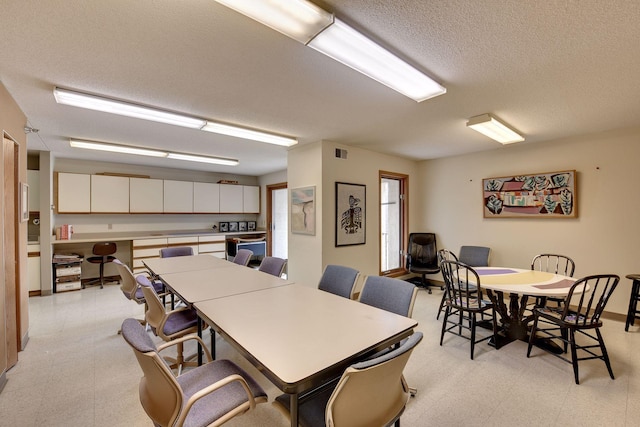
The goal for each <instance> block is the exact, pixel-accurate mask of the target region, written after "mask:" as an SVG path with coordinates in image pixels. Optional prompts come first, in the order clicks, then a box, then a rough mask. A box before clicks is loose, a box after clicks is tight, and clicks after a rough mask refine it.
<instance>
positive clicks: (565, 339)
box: [527, 274, 620, 384]
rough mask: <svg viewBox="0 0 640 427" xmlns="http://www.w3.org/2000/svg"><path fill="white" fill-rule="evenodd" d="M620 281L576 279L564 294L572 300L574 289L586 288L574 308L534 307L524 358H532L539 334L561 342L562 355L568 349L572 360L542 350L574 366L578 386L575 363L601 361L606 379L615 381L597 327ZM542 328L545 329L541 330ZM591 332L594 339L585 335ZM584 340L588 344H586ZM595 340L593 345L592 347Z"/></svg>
mask: <svg viewBox="0 0 640 427" xmlns="http://www.w3.org/2000/svg"><path fill="white" fill-rule="evenodd" d="M619 281H620V277H619V276H617V275H615V274H598V275H594V276H586V277H583V278H582V279H579V280H577V281H576V282H575V283H574V284H573V285H572V286H571V289H570V290H569V295H567V301H572V297H573V294H574V292H575V290H576V289H579V290H580V291H581V290H582V289H584V287H588V289H589V291H588V292H582V293H581V294H580V296H579V297H576V300H578V301H577V304H576V305H575V307H570V306H569V304H564V306H562V307H556V308H551V307H535V308H534V309H533V315H534V319H533V326H532V327H531V333H530V334H529V335H530V337H529V347H528V348H527V357H529V356H530V355H531V347H533V342H534V340H535V338H536V334H537V333H540V334H542V336H543V337H544V338H545V339H552V340H559V341H561V342H562V343H563V345H564V352H565V353H566V352H567V347H569V346H571V359H569V358H567V357H565V356H564V355H563V354H556V353H554V352H552V351H551V350H549V349H548V348H546V347H543V348H542V349H543V350H545V351H547V352H549V353H550V354H553V355H554V356H556V357H557V358H559V359H562V360H564V361H565V362H568V363H571V364H572V365H573V375H574V379H575V381H576V384H580V380H579V378H578V361H580V360H591V359H600V360H602V361H604V363H605V365H607V370H608V371H609V376H610V377H611V379H614V377H613V370H612V369H611V362H610V361H609V354H608V353H607V348H606V347H605V345H604V339H603V338H602V333H601V332H600V327H601V326H602V321H601V320H600V316H601V315H602V312H603V311H604V307H605V306H606V305H607V302H608V301H609V297H611V294H612V293H613V291H614V290H615V289H616V286H618V282H619ZM574 301H575V300H574ZM541 325H542V326H546V327H540V326H541ZM594 329H595V332H596V336H594V335H592V334H590V333H588V332H587V331H589V330H594ZM578 334H580V336H581V337H583V338H584V339H581V340H580V343H578V342H577V341H578V340H576V335H578ZM587 339H590V340H591V341H588V340H587ZM585 340H587V341H586V342H585ZM594 341H595V342H596V344H593V342H594ZM587 343H591V344H587ZM596 348H599V349H600V354H597V353H595V351H594V349H596ZM578 351H581V352H584V353H585V356H584V357H578ZM581 354H582V353H581Z"/></svg>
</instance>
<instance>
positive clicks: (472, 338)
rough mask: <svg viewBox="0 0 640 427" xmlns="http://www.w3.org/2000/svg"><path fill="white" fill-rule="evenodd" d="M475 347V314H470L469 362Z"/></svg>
mask: <svg viewBox="0 0 640 427" xmlns="http://www.w3.org/2000/svg"><path fill="white" fill-rule="evenodd" d="M475 347H476V314H475V313H473V314H471V360H473V351H474V350H475Z"/></svg>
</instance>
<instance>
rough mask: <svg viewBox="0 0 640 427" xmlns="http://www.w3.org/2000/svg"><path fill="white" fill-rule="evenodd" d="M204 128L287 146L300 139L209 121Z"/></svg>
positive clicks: (209, 130)
mask: <svg viewBox="0 0 640 427" xmlns="http://www.w3.org/2000/svg"><path fill="white" fill-rule="evenodd" d="M202 130H205V131H207V132H214V133H219V134H222V135H229V136H235V137H238V138H244V139H252V140H254V141H259V142H266V143H269V144H276V145H283V146H285V147H291V146H292V145H295V144H297V143H298V140H297V139H295V138H290V137H286V136H279V135H273V134H270V133H265V132H260V131H256V130H251V129H245V128H240V127H237V126H231V125H225V124H222V123H215V122H207V124H206V125H205V126H204V127H203V128H202Z"/></svg>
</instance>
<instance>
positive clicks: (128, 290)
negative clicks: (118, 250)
mask: <svg viewBox="0 0 640 427" xmlns="http://www.w3.org/2000/svg"><path fill="white" fill-rule="evenodd" d="M113 264H114V265H115V266H116V269H117V270H118V274H119V275H120V290H121V291H122V293H123V294H124V296H125V297H127V299H130V300H131V301H134V302H136V303H137V304H144V305H145V312H146V311H147V301H146V300H145V298H144V293H143V292H142V287H141V285H140V284H139V283H138V282H137V281H136V278H135V276H134V275H133V273H132V272H131V270H130V269H129V267H128V266H127V265H126V264H124V263H123V262H122V261H120V260H119V259H117V258H116V259H114V260H113ZM151 286H153V288H154V290H155V291H156V292H162V289H163V288H164V285H163V284H162V283H161V282H158V281H152V282H151ZM139 322H140V323H142V324H143V325H146V323H147V321H146V320H139ZM120 332H121V331H118V333H120Z"/></svg>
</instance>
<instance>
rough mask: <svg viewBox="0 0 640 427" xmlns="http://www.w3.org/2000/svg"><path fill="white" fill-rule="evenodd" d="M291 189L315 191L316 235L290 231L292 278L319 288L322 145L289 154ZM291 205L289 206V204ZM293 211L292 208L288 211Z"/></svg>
mask: <svg viewBox="0 0 640 427" xmlns="http://www.w3.org/2000/svg"><path fill="white" fill-rule="evenodd" d="M287 180H288V184H287V186H288V189H289V191H291V189H292V188H300V187H309V186H315V187H316V234H315V236H310V235H306V234H292V233H291V230H289V242H288V247H289V261H288V263H287V274H288V275H289V278H290V279H292V280H294V281H296V282H298V283H302V284H305V285H308V286H312V287H314V286H317V285H318V281H319V280H320V275H321V274H322V229H323V220H322V204H323V198H322V143H321V142H316V143H312V144H306V145H303V146H296V147H294V148H292V149H290V150H289V151H288V153H287ZM289 203H290V202H289ZM289 209H291V207H289Z"/></svg>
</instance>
